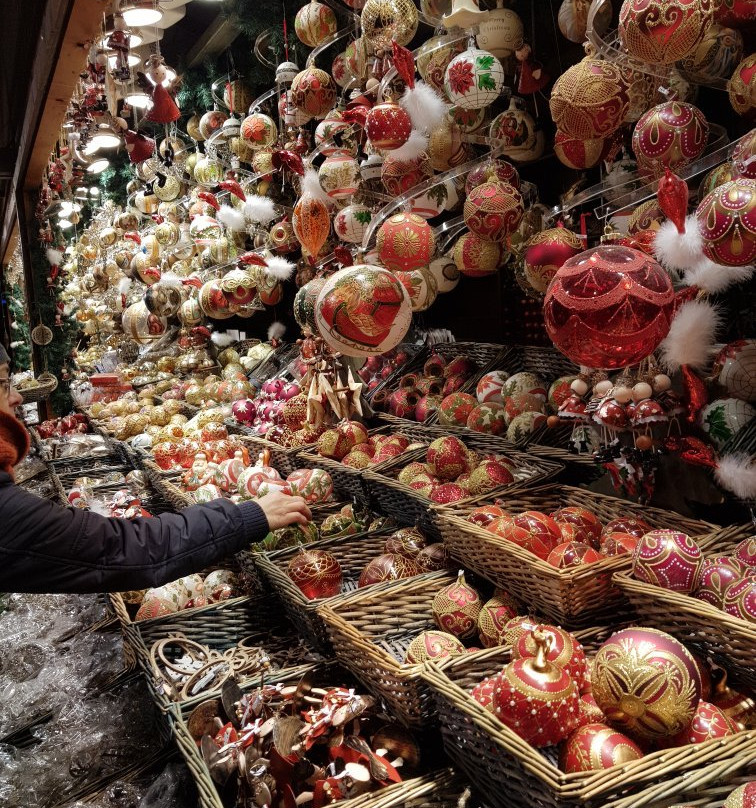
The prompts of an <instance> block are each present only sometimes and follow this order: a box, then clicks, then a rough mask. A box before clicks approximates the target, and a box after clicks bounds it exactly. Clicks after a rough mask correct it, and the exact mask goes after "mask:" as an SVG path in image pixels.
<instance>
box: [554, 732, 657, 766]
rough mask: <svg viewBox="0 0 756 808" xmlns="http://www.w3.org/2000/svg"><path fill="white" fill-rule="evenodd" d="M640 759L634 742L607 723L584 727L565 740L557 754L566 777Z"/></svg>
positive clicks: (638, 750)
mask: <svg viewBox="0 0 756 808" xmlns="http://www.w3.org/2000/svg"><path fill="white" fill-rule="evenodd" d="M642 757H643V751H642V750H641V748H640V747H639V746H638V744H637V743H635V741H633V740H632V739H631V738H628V737H627V735H623V734H622V733H621V732H618V731H617V730H616V729H612V728H611V727H608V726H607V725H606V724H599V723H592V724H586V725H585V726H583V727H580V728H579V729H576V730H575V731H574V732H573V733H572V735H570V737H569V738H568V739H567V743H566V744H565V745H564V746H563V747H562V750H561V752H560V755H559V768H560V769H562V771H564V772H566V773H567V774H573V773H575V772H588V771H600V770H601V769H610V768H611V767H612V766H620V765H622V764H623V763H629V762H630V761H632V760H639V759H640V758H642Z"/></svg>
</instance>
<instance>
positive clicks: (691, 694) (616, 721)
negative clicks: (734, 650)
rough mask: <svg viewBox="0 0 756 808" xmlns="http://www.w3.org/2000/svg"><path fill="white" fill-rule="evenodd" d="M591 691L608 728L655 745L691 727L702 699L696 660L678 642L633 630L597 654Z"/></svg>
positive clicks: (621, 633)
mask: <svg viewBox="0 0 756 808" xmlns="http://www.w3.org/2000/svg"><path fill="white" fill-rule="evenodd" d="M591 688H592V693H593V696H594V698H595V699H596V703H597V704H598V706H599V707H600V708H601V709H602V710H603V712H604V714H605V715H606V717H607V719H608V722H609V723H610V724H612V725H614V726H617V727H619V728H621V729H622V730H624V731H627V732H628V733H630V734H631V735H633V736H637V737H639V738H642V739H644V740H655V739H659V738H666V737H669V736H673V735H677V734H678V733H680V732H682V731H683V730H685V729H686V728H687V727H689V726H690V724H691V721H692V720H693V716H694V715H695V710H696V707H697V706H698V702H699V700H700V698H701V676H700V673H699V671H698V667H697V665H696V662H695V659H694V658H693V656H692V655H691V654H690V652H689V651H688V650H687V649H686V648H685V646H683V645H682V644H681V643H680V642H678V641H677V640H676V639H675V638H674V637H671V636H670V635H669V634H665V633H664V632H663V631H657V630H656V629H650V628H629V629H624V630H622V631H619V632H617V633H616V634H614V635H612V636H611V637H610V638H609V639H608V640H607V641H606V642H604V643H603V645H602V646H601V647H600V648H599V650H598V653H597V654H596V656H595V658H594V661H593V667H592V670H591Z"/></svg>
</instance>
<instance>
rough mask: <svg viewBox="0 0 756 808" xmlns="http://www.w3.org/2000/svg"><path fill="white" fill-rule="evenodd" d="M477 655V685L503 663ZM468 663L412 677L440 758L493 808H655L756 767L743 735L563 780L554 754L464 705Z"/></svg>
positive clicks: (750, 736)
mask: <svg viewBox="0 0 756 808" xmlns="http://www.w3.org/2000/svg"><path fill="white" fill-rule="evenodd" d="M589 650H590V649H589ZM481 653H482V655H483V656H485V658H486V661H487V663H488V664H487V666H486V668H485V670H482V671H481V670H480V668H478V669H477V670H476V673H477V674H478V676H479V678H477V680H476V681H477V682H479V681H481V679H483V678H484V677H486V676H491V675H493V674H495V673H498V672H499V671H500V670H501V668H502V666H503V665H505V664H506V663H507V662H508V661H509V655H508V653H507V649H504V648H499V649H491V651H490V652H481ZM470 656H471V657H475V656H477V655H476V654H471V655H470ZM471 664H473V665H474V664H475V660H473V661H472V663H471V662H470V661H468V660H467V659H465V657H458V658H456V659H453V660H448V661H444V662H443V663H442V664H441V665H439V666H437V665H435V664H434V663H432V662H429V663H426V665H425V667H424V669H423V671H422V673H421V674H420V675H421V678H422V680H423V681H424V682H425V684H426V685H427V687H428V689H429V691H430V692H431V693H432V696H433V700H434V702H435V708H436V711H437V713H438V716H439V719H440V722H441V733H442V736H443V740H444V747H445V749H446V752H447V754H448V755H449V757H450V758H451V759H452V761H453V762H454V763H455V764H457V765H458V766H459V767H460V769H461V770H462V771H464V772H465V774H467V776H468V777H470V779H471V780H472V781H473V782H475V783H476V784H477V786H478V788H480V790H481V791H482V792H483V793H484V794H486V795H487V798H488V801H489V802H490V804H491V806H493V808H513V806H528V808H529V807H530V806H533V805H538V806H539V808H541V807H542V808H578V806H581V808H652V806H653V808H661V806H670V805H672V804H673V803H678V802H686V803H687V802H689V800H688V799H686V797H687V795H691V798H692V799H694V800H695V799H696V797H697V796H698V795H699V794H700V792H701V791H702V788H703V787H704V786H706V787H709V786H711V787H714V786H716V787H718V786H721V785H723V784H729V785H730V789H731V788H734V787H735V786H736V785H737V783H738V777H739V776H742V775H743V774H744V773H746V772H747V771H748V768H749V767H750V766H753V764H754V762H755V761H756V731H754V730H751V731H747V732H741V733H738V734H737V735H733V736H731V737H729V738H722V739H717V740H713V741H708V742H707V743H703V744H698V745H689V746H683V747H676V748H672V749H665V750H661V751H658V752H652V753H650V754H648V755H646V756H645V757H643V758H641V759H640V760H636V761H632V762H630V763H625V764H620V765H617V766H613V767H612V768H610V769H605V770H602V771H590V772H581V773H576V774H565V773H564V772H562V771H561V770H560V769H559V768H558V767H557V765H556V749H555V748H554V747H551V748H549V749H547V750H540V751H539V750H537V749H535V748H534V747H532V746H531V745H530V744H529V743H527V742H526V741H524V740H523V739H522V738H520V737H519V736H518V735H517V734H516V733H515V732H513V731H512V730H511V729H509V728H508V727H506V726H504V725H503V724H502V723H501V722H500V721H499V720H498V719H497V718H496V717H495V716H494V715H493V714H492V713H490V712H489V711H488V710H486V709H484V708H483V707H482V706H481V705H480V704H479V703H478V702H477V701H475V699H473V698H472V696H471V695H470V693H469V688H470V687H471V686H472V685H473V684H475V683H476V682H473V681H471V677H470V675H469V667H470V665H471ZM710 793H711V792H710ZM715 793H716V794H718V793H719V792H718V791H715ZM725 793H726V792H725ZM720 804H721V803H720Z"/></svg>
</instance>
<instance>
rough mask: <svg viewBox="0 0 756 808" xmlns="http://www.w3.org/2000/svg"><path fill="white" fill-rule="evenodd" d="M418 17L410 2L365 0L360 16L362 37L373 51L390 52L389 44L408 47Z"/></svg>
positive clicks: (403, 0)
mask: <svg viewBox="0 0 756 808" xmlns="http://www.w3.org/2000/svg"><path fill="white" fill-rule="evenodd" d="M419 22H420V16H419V14H418V11H417V6H415V4H414V3H413V2H412V0H366V2H365V5H364V6H363V7H362V12H361V14H360V23H361V24H362V36H363V38H364V39H365V40H366V42H367V43H368V44H369V45H370V46H371V47H372V48H373V50H387V51H389V52H391V43H392V42H394V41H396V42H397V43H398V44H399V45H409V43H410V42H411V41H412V38H413V37H414V36H415V34H416V33H417V26H418V24H419Z"/></svg>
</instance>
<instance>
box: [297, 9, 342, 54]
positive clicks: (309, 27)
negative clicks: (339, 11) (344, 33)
mask: <svg viewBox="0 0 756 808" xmlns="http://www.w3.org/2000/svg"><path fill="white" fill-rule="evenodd" d="M337 28H338V23H337V22H336V15H335V14H334V13H333V11H331V9H330V8H329V7H328V6H326V5H323V3H318V2H317V0H310V2H309V3H307V5H305V6H302V8H300V9H299V11H298V12H297V15H296V17H294V32H295V33H296V35H297V37H298V38H299V40H300V41H301V42H303V43H304V44H305V45H307V47H308V48H316V47H317V46H318V45H320V43H321V42H323V40H324V39H326V38H327V37H329V36H330V35H331V34H333V33H335V32H336V29H337Z"/></svg>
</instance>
